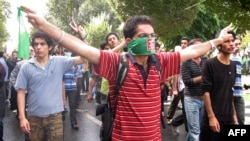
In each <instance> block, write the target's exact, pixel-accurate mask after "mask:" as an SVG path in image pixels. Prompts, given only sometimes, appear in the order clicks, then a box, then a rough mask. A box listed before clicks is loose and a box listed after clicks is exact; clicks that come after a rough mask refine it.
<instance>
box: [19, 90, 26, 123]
mask: <svg viewBox="0 0 250 141" xmlns="http://www.w3.org/2000/svg"><path fill="white" fill-rule="evenodd" d="M25 95H26V90H20V89H19V90H18V93H17V106H18V114H19V117H18V118H19V119H20V120H22V119H24V118H26V117H25V105H26V104H25Z"/></svg>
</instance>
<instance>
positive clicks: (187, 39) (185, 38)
mask: <svg viewBox="0 0 250 141" xmlns="http://www.w3.org/2000/svg"><path fill="white" fill-rule="evenodd" d="M182 40H186V41H188V42H189V41H190V39H189V38H188V37H182V38H181V41H182Z"/></svg>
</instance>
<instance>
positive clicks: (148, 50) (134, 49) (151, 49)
mask: <svg viewBox="0 0 250 141" xmlns="http://www.w3.org/2000/svg"><path fill="white" fill-rule="evenodd" d="M128 51H129V52H130V53H131V54H132V55H151V54H155V39H154V38H148V37H144V38H136V39H133V40H131V41H130V42H129V43H128Z"/></svg>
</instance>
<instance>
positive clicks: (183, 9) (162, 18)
mask: <svg viewBox="0 0 250 141" xmlns="http://www.w3.org/2000/svg"><path fill="white" fill-rule="evenodd" d="M109 1H110V5H111V6H112V8H113V9H114V10H115V12H116V14H117V15H118V16H119V18H120V20H121V21H126V19H128V18H129V17H132V16H134V15H148V16H150V17H151V18H152V19H153V22H154V27H155V32H156V33H157V34H158V35H159V36H160V37H161V39H162V40H164V39H167V38H171V37H174V36H176V35H178V34H179V32H180V31H181V30H183V29H188V28H189V27H190V25H191V24H192V22H193V20H194V18H195V16H196V14H197V13H198V7H196V6H194V5H196V4H198V3H199V2H200V0H185V1H184V0H178V1H175V0H154V1H152V0H133V1H131V0H109Z"/></svg>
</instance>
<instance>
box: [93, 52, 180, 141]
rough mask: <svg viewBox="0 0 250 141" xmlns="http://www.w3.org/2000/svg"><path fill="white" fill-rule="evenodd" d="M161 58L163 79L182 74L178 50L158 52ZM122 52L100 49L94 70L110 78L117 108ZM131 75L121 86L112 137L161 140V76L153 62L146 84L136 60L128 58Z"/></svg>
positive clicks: (110, 91)
mask: <svg viewBox="0 0 250 141" xmlns="http://www.w3.org/2000/svg"><path fill="white" fill-rule="evenodd" d="M156 56H157V57H158V59H159V61H160V67H161V80H162V81H163V80H165V79H167V78H168V77H169V76H172V75H175V74H179V73H180V54H179V52H172V53H163V52H162V53H159V54H156ZM119 57H120V55H119V54H118V53H114V52H105V51H101V56H100V63H99V66H95V67H94V69H95V72H97V73H98V74H99V75H101V76H103V77H105V78H106V79H107V80H108V81H109V96H110V100H111V107H114V86H115V79H116V75H117V67H118V63H119ZM128 63H129V64H128V65H129V69H128V74H127V76H126V78H125V79H124V82H123V85H122V86H121V87H120V89H119V96H118V102H117V106H116V116H115V122H114V127H113V132H112V139H113V140H157V141H159V140H161V131H160V113H161V92H160V77H159V73H158V71H157V69H156V67H155V66H154V65H152V66H150V67H149V71H148V75H147V78H146V83H144V79H143V75H142V74H141V71H140V69H139V67H142V66H139V65H138V64H137V63H136V62H135V63H132V61H131V60H130V59H128Z"/></svg>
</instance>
